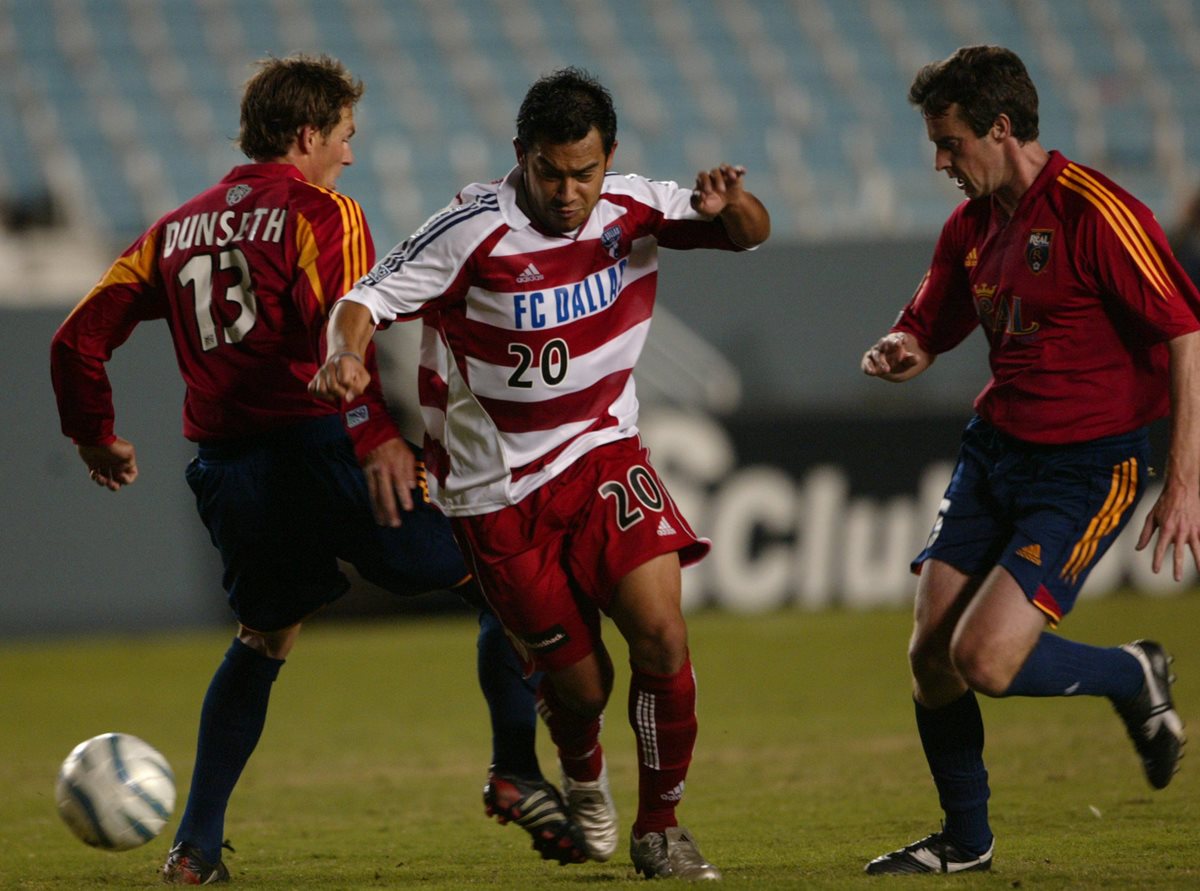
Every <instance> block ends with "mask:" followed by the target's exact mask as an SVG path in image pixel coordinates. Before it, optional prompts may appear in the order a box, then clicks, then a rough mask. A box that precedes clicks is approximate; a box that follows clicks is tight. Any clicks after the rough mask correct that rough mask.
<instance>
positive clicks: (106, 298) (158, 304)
mask: <svg viewBox="0 0 1200 891" xmlns="http://www.w3.org/2000/svg"><path fill="white" fill-rule="evenodd" d="M157 246H158V231H157V229H156V228H154V229H150V230H149V231H147V232H146V233H145V234H143V235H142V236H141V238H139V239H138V240H137V241H135V242H134V243H133V244H132V245H131V246H130V247H129V248H128V249H127V250H126V251H125V252H124V253H123V254H122V255H121V256H120V257H119V258H118V259H117V260H116V262H114V263H113V264H112V266H111V267H109V269H108V271H107V272H106V273H105V274H104V277H103V278H101V279H100V281H99V282H98V283H97V284H96V286H95V287H94V288H92V290H91V291H89V292H88V294H87V296H86V297H84V298H83V300H81V301H80V302H79V304H78V305H77V306H76V307H75V309H74V310H72V311H71V314H70V315H69V316H67V318H66V320H65V321H64V322H63V323H62V325H60V326H59V328H58V330H57V331H56V332H55V333H54V337H53V339H52V340H51V342H50V378H51V381H52V383H53V385H54V396H55V399H56V400H57V402H58V416H59V421H60V424H61V427H62V432H63V433H64V434H65V435H66V436H69V437H70V438H71V439H72V441H74V442H75V443H76V444H77V445H107V444H108V443H110V442H112V441H113V440H114V439H115V438H116V437H115V435H114V434H113V421H114V417H115V413H114V411H113V400H112V385H111V383H110V382H109V379H108V372H107V371H106V369H105V364H106V363H107V362H108V360H109V359H111V358H112V354H113V351H114V350H116V349H117V348H118V347H119V346H121V344H123V343H124V342H125V341H126V340H127V339H128V338H129V335H130V334H131V333H133V329H134V328H135V327H137V325H138V323H139V322H142V321H146V320H149V319H160V318H164V317H165V315H166V306H165V295H164V293H163V289H162V287H161V283H160V281H159V278H158V267H157V263H156V262H155V260H156V253H157Z"/></svg>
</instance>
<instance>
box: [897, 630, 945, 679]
mask: <svg viewBox="0 0 1200 891" xmlns="http://www.w3.org/2000/svg"><path fill="white" fill-rule="evenodd" d="M908 665H909V668H910V669H911V671H912V676H913V677H914V678H915V679H916V680H917V681H918V682H919V683H921V682H924V683H933V682H936V681H938V680H940V679H941V678H944V677H952V676H954V675H955V674H957V672H956V671H955V670H954V665H953V663H952V662H951V661H950V653H949V651H948V650H947V648H946V645H945V643H944V642H943V641H942V640H941V639H940V638H936V639H935V638H933V637H916V636H914V637H913V639H912V641H911V642H910V643H909V646H908Z"/></svg>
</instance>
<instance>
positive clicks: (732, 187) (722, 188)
mask: <svg viewBox="0 0 1200 891" xmlns="http://www.w3.org/2000/svg"><path fill="white" fill-rule="evenodd" d="M745 175H746V168H745V167H734V166H733V165H732V164H722V165H721V166H720V167H714V168H713V169H712V170H701V171H700V172H699V173H697V174H696V185H695V187H694V188H693V189H692V209H693V210H695V211H697V212H698V213H702V214H705V215H706V216H710V217H715V216H717V215H718V214H719V213H721V211H723V210H724V209H725V208H726V207H728V206H729V205H730V204H733V203H735V202H737V201H738V200H740V199H741V197H742V177H744V176H745Z"/></svg>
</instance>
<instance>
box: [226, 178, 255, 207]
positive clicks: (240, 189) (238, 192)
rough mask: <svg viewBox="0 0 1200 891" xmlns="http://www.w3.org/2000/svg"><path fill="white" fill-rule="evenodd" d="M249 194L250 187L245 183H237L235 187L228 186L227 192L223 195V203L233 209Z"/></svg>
mask: <svg viewBox="0 0 1200 891" xmlns="http://www.w3.org/2000/svg"><path fill="white" fill-rule="evenodd" d="M249 194H250V187H249V186H248V185H246V184H245V183H238V184H237V185H236V186H230V188H229V191H228V192H226V193H225V203H226V204H228V205H229V206H230V207H233V205H235V204H237V203H238V202H239V201H241V200H242V199H243V198H245V197H246V196H247V195H249Z"/></svg>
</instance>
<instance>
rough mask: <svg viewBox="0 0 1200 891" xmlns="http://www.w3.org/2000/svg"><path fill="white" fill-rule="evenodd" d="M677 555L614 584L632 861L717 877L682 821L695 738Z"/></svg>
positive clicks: (646, 868)
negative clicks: (633, 753)
mask: <svg viewBox="0 0 1200 891" xmlns="http://www.w3.org/2000/svg"><path fill="white" fill-rule="evenodd" d="M680 587H681V584H680V569H679V555H678V554H677V553H675V552H671V553H667V554H662V555H659V556H657V557H654V558H653V559H651V560H650V561H648V562H646V563H643V564H642V565H641V566H639V567H638V568H636V569H634V570H633V571H632V572H630V573H629V574H628V575H627V576H625V578H623V579H622V580H621V581H620V582H619V583H618V585H617V593H616V597H615V598H614V600H613V603H612V607H611V612H612V618H613V621H614V622H615V623H616V625H617V628H618V629H619V630H620V631H621V634H622V635H623V636H624V637H625V640H626V642H627V643H628V644H629V661H630V666H631V669H632V673H631V677H630V685H629V723H630V725H631V726H632V727H633V732H634V735H635V736H636V738H637V745H638V813H637V818H636V819H635V820H634V824H633V831H632V833H631V839H630V856H631V857H632V859H633V863H634V866H635V867H636V868H637V869H638V871H639V872H641V873H642V874H644V875H645V876H646V877H647V878H654V877H660V876H662V877H665V876H675V877H677V878H681V879H689V880H691V879H719V878H720V877H721V873H720V872H719V871H718V870H717V868H716V867H715V866H713V865H712V864H711V863H709V862H708V861H707V860H705V859H704V857H703V855H701V853H700V850H699V848H698V847H697V846H696V842H695V840H694V839H693V838H692V837H691V835H690V834H689V833H688V831H687V830H686V829H684V828H682V827H680V826H679V824H678V821H677V820H676V816H675V809H676V807H677V806H678V805H679V802H680V800H681V799H682V797H683V789H684V784H685V782H686V779H687V773H688V767H689V766H690V764H691V761H692V749H693V747H694V746H695V742H696V728H697V724H696V679H695V675H694V674H693V671H692V663H691V659H690V658H689V655H688V645H687V625H686V623H685V621H684V618H683V612H682V609H681V592H680Z"/></svg>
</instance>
